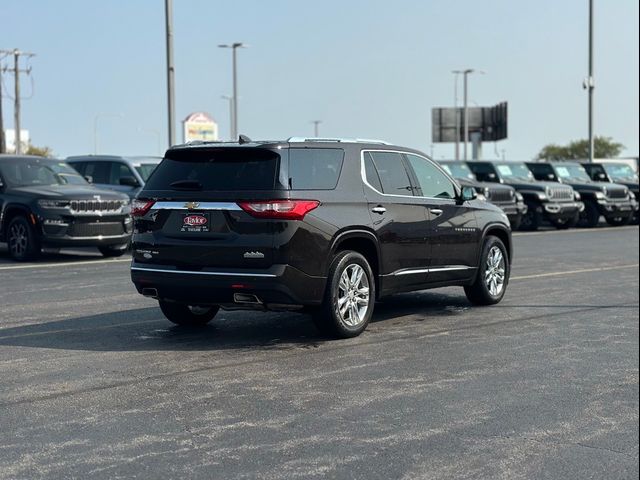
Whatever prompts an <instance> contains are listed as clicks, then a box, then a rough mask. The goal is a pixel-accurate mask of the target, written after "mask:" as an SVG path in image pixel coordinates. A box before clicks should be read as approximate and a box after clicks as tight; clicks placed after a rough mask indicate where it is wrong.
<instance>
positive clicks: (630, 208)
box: [527, 162, 638, 227]
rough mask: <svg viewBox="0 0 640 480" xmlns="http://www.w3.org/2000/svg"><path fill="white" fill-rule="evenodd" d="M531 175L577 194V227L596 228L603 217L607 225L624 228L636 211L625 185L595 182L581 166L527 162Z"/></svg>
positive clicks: (635, 203)
mask: <svg viewBox="0 0 640 480" xmlns="http://www.w3.org/2000/svg"><path fill="white" fill-rule="evenodd" d="M527 166H528V167H529V169H530V170H531V172H532V173H533V176H534V177H535V178H536V179H538V180H541V181H551V182H559V183H562V184H565V185H571V186H572V187H573V189H574V190H576V191H577V192H578V193H580V195H581V197H582V201H583V203H584V206H585V208H584V210H583V212H582V213H581V215H580V222H579V224H580V226H582V227H595V226H597V225H598V223H599V222H600V216H604V218H605V220H606V221H607V223H608V224H609V225H612V226H620V225H627V224H628V223H629V222H630V221H631V219H632V218H633V215H634V213H635V212H636V211H637V209H638V204H637V202H636V200H635V197H634V195H633V194H632V193H631V192H630V191H629V189H628V188H627V187H625V186H624V185H619V184H616V183H607V182H594V181H593V180H591V177H589V175H588V174H587V172H586V171H585V169H584V167H583V166H582V165H580V164H579V163H573V162H529V163H527Z"/></svg>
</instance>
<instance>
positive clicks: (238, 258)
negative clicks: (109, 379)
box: [131, 137, 513, 337]
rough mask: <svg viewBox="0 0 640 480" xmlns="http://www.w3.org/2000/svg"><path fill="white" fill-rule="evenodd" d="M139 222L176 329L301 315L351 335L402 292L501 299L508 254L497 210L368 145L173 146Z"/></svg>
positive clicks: (409, 155) (402, 152) (145, 192)
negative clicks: (278, 313) (216, 320)
mask: <svg viewBox="0 0 640 480" xmlns="http://www.w3.org/2000/svg"><path fill="white" fill-rule="evenodd" d="M132 214H133V215H134V218H135V230H134V234H133V244H132V250H133V262H132V264H131V278H132V280H133V283H134V284H135V286H136V288H137V290H138V292H140V293H141V294H142V295H146V296H149V297H153V298H157V299H158V301H159V304H160V308H161V309H162V312H163V313H164V315H165V316H166V317H167V318H168V319H169V320H170V321H172V322H174V323H177V324H180V325H204V324H206V323H207V322H209V321H210V320H211V319H212V318H213V317H214V316H215V315H216V313H217V312H218V310H219V309H220V308H223V309H225V308H226V309H238V308H241V309H255V310H301V309H302V310H304V311H307V312H309V313H311V314H312V316H313V319H314V321H315V322H316V325H317V326H318V328H319V329H320V330H321V331H323V332H327V333H329V334H331V335H334V336H338V337H352V336H355V335H358V334H360V333H361V332H362V331H363V330H364V329H365V328H366V326H367V324H368V323H369V320H370V319H371V315H372V313H373V309H374V305H375V301H376V299H378V298H380V297H384V296H386V295H391V294H393V293H396V292H407V291H412V290H422V289H426V288H435V287H444V286H460V287H464V290H465V292H466V295H467V297H468V299H469V300H470V301H471V303H473V304H478V305H489V304H495V303H497V302H499V301H500V300H501V299H502V297H503V295H504V293H505V291H506V288H507V284H508V282H509V273H510V265H511V259H512V256H513V252H512V246H511V228H510V226H509V220H508V219H507V217H506V215H505V214H504V212H502V210H500V209H499V208H498V207H496V206H494V205H492V204H490V203H487V202H483V201H479V200H477V199H476V192H475V190H474V189H473V188H461V187H460V186H459V185H458V183H457V182H456V181H455V180H454V179H453V178H451V177H450V176H449V175H448V174H447V173H446V172H445V171H444V170H442V168H440V167H439V166H438V165H437V164H436V163H435V162H433V161H432V160H430V159H429V158H428V157H427V156H426V155H424V154H423V153H421V152H418V151H415V150H410V149H408V148H403V147H398V146H393V145H390V144H387V143H385V142H380V141H373V140H367V141H364V140H362V141H357V140H351V141H348V140H342V139H304V138H290V139H289V140H285V141H268V142H254V141H251V140H249V139H247V138H246V137H241V138H240V141H239V142H234V143H208V142H206V143H200V144H189V145H184V146H176V147H173V148H171V149H169V150H168V151H167V152H166V154H165V158H164V160H162V162H161V163H160V165H159V166H158V167H157V169H156V170H155V171H154V172H153V173H152V174H151V177H150V178H149V180H148V181H147V183H146V185H145V186H144V188H143V189H142V191H141V192H140V194H139V195H138V199H137V200H135V201H134V205H133V211H132Z"/></svg>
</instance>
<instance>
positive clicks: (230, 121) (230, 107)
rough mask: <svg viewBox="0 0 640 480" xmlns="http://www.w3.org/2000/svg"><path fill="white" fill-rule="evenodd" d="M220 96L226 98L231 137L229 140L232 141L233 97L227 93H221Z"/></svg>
mask: <svg viewBox="0 0 640 480" xmlns="http://www.w3.org/2000/svg"><path fill="white" fill-rule="evenodd" d="M220 98H222V99H223V100H226V101H227V102H228V103H229V137H231V141H234V140H235V138H234V137H233V132H232V130H233V97H232V96H231V97H230V96H229V95H222V96H221V97H220Z"/></svg>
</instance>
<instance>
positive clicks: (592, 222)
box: [579, 202, 600, 228]
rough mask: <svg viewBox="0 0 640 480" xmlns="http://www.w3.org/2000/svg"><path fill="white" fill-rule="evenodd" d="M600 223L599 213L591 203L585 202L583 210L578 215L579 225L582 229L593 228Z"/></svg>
mask: <svg viewBox="0 0 640 480" xmlns="http://www.w3.org/2000/svg"><path fill="white" fill-rule="evenodd" d="M598 223H600V211H599V210H598V207H597V206H596V205H595V204H594V203H593V202H585V204H584V210H583V211H582V212H581V213H580V223H579V225H580V226H581V227H584V228H595V227H597V226H598Z"/></svg>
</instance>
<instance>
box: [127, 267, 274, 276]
mask: <svg viewBox="0 0 640 480" xmlns="http://www.w3.org/2000/svg"><path fill="white" fill-rule="evenodd" d="M131 270H138V271H141V272H158V273H181V274H186V275H210V276H214V277H266V278H274V277H277V275H276V274H274V273H235V272H200V271H193V270H165V269H160V268H144V267H131Z"/></svg>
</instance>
